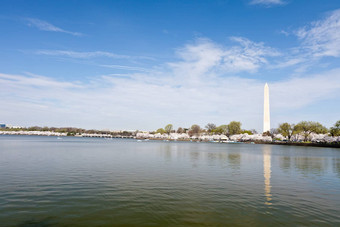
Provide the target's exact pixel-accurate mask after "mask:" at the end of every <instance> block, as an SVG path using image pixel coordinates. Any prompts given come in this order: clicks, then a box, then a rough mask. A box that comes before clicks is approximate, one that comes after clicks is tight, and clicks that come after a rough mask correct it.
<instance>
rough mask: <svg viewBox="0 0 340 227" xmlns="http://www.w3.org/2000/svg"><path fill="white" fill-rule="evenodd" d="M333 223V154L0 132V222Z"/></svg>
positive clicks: (337, 208) (337, 163)
mask: <svg viewBox="0 0 340 227" xmlns="http://www.w3.org/2000/svg"><path fill="white" fill-rule="evenodd" d="M278 224H281V225H287V226H292V225H314V226H315V225H317V226H320V225H323V226H327V225H329V226H340V149H332V148H313V147H294V146H278V145H277V146H272V145H254V144H218V143H195V142H163V141H145V142H137V141H136V140H127V139H126V140H124V139H113V140H107V139H100V138H97V139H90V138H74V137H66V138H63V139H57V138H56V137H36V136H0V225H1V226H112V225H127V226H161V225H162V226H195V225H206V226H226V225H230V226H263V225H272V226H275V225H278Z"/></svg>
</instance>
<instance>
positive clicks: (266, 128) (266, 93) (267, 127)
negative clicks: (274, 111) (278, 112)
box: [263, 83, 270, 132]
mask: <svg viewBox="0 0 340 227" xmlns="http://www.w3.org/2000/svg"><path fill="white" fill-rule="evenodd" d="M263 107H264V108H263V110H264V111H263V132H267V131H270V112H269V87H268V84H267V83H266V85H264V105H263Z"/></svg>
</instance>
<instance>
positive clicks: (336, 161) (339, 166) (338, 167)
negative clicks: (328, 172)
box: [333, 158, 340, 177]
mask: <svg viewBox="0 0 340 227" xmlns="http://www.w3.org/2000/svg"><path fill="white" fill-rule="evenodd" d="M333 170H334V172H335V173H337V175H338V177H340V158H333Z"/></svg>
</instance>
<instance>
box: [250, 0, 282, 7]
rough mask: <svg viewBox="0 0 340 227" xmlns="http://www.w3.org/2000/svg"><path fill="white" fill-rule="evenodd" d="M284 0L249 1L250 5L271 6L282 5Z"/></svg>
mask: <svg viewBox="0 0 340 227" xmlns="http://www.w3.org/2000/svg"><path fill="white" fill-rule="evenodd" d="M285 3H286V2H285V1H283V0H252V1H250V4H251V5H266V6H273V5H283V4H285Z"/></svg>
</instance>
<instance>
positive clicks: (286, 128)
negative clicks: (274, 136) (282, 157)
mask: <svg viewBox="0 0 340 227" xmlns="http://www.w3.org/2000/svg"><path fill="white" fill-rule="evenodd" d="M295 129H296V128H295V125H294V124H289V123H287V122H285V123H282V124H280V125H279V128H278V129H277V130H278V132H279V133H280V134H281V135H283V136H284V137H287V138H288V141H290V139H291V138H292V136H293V135H294V134H296V130H295Z"/></svg>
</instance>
